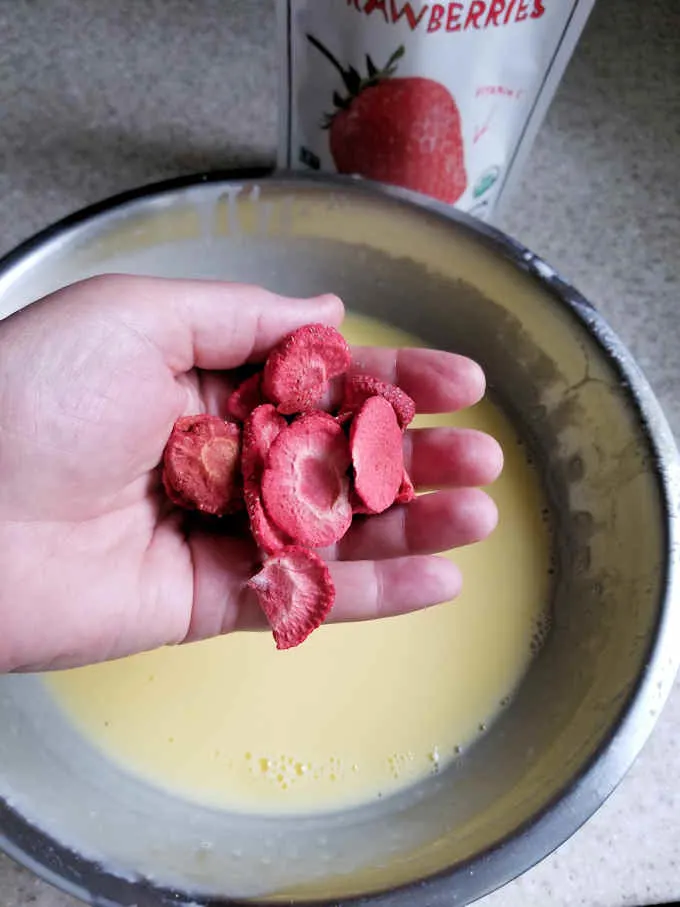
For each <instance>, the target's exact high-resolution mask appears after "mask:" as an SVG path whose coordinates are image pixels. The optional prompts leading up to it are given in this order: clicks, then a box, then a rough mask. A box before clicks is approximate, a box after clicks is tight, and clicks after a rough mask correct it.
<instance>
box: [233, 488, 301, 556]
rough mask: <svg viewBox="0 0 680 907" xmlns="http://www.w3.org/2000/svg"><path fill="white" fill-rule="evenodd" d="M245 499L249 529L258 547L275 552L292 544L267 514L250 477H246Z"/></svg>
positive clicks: (268, 551)
mask: <svg viewBox="0 0 680 907" xmlns="http://www.w3.org/2000/svg"><path fill="white" fill-rule="evenodd" d="M245 499H246V508H247V510H248V520H249V521H250V531H251V533H252V536H253V538H254V539H255V543H256V545H257V546H258V548H261V549H262V551H264V552H266V553H267V554H276V552H277V551H280V550H281V549H282V548H285V547H286V546H288V545H291V544H292V541H293V540H292V539H291V538H290V536H288V535H286V533H285V532H282V531H281V530H280V529H279V528H278V527H277V526H276V525H275V524H274V523H272V521H271V520H270V519H269V517H268V516H267V514H266V512H265V509H264V505H263V503H262V493H261V491H260V486H259V485H258V484H257V483H256V482H253V480H252V479H246V485H245Z"/></svg>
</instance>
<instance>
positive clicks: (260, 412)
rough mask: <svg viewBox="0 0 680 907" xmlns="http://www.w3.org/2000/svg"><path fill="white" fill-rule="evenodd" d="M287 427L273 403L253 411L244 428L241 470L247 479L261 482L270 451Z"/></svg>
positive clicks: (265, 404)
mask: <svg viewBox="0 0 680 907" xmlns="http://www.w3.org/2000/svg"><path fill="white" fill-rule="evenodd" d="M287 427H288V423H287V422H286V420H285V419H284V418H283V416H282V415H280V414H279V413H277V412H276V408H275V407H274V406H272V405H271V403H263V404H262V405H261V406H258V407H256V408H255V409H254V410H253V411H252V413H251V414H250V415H249V416H248V418H247V419H246V424H245V425H244V426H243V458H242V460H243V462H242V466H241V469H242V472H243V477H244V478H245V479H250V478H252V479H254V480H255V481H256V482H258V483H259V482H260V479H261V478H262V473H263V471H264V466H265V462H266V460H267V456H268V455H269V450H270V448H271V446H272V444H273V443H274V441H275V440H276V438H277V437H278V436H279V433H280V432H281V431H282V430H283V429H284V428H287Z"/></svg>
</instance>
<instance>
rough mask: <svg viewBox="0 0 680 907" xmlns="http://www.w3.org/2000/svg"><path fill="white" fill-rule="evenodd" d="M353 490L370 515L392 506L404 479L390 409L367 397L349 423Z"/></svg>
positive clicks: (397, 433)
mask: <svg viewBox="0 0 680 907" xmlns="http://www.w3.org/2000/svg"><path fill="white" fill-rule="evenodd" d="M349 443H350V449H351V452H352V465H353V466H354V490H355V491H356V493H357V495H358V497H359V498H360V500H361V501H362V502H363V503H364V504H365V506H366V507H367V509H368V510H369V511H370V512H371V513H382V512H383V510H387V508H388V507H390V506H391V505H392V504H393V503H394V499H395V498H396V496H397V493H398V491H399V487H400V485H401V481H402V477H403V475H404V451H403V448H402V434H401V429H400V428H399V423H398V422H397V416H396V414H395V412H394V409H393V407H392V405H391V404H390V403H389V402H388V401H387V400H386V399H385V398H384V397H369V398H368V400H366V401H365V402H364V404H363V405H362V407H361V409H360V410H359V412H358V413H357V414H356V416H355V417H354V419H353V421H352V425H351V428H350V435H349Z"/></svg>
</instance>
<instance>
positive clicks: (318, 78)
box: [279, 0, 594, 219]
mask: <svg viewBox="0 0 680 907" xmlns="http://www.w3.org/2000/svg"><path fill="white" fill-rule="evenodd" d="M593 3H594V0H463V2H455V3H451V2H449V3H424V2H422V0H410V2H409V0H279V13H280V32H281V56H282V61H283V66H282V78H281V89H282V91H281V121H280V123H281V125H280V143H279V166H280V167H283V168H286V169H293V170H300V169H313V170H322V171H330V172H341V173H350V174H352V175H355V176H364V177H366V178H369V179H376V180H378V181H381V182H385V183H391V184H394V185H400V186H404V187H406V188H409V189H413V190H416V191H419V192H423V193H425V194H426V195H430V196H432V197H434V198H438V199H439V200H440V201H444V202H447V203H448V204H453V205H455V206H456V207H457V208H460V209H461V210H463V211H468V212H470V213H471V214H474V215H476V216H478V217H481V218H484V219H488V218H489V217H490V216H491V215H492V213H493V211H494V209H495V208H496V207H497V205H498V203H499V201H500V199H501V197H502V196H503V194H504V192H505V191H506V188H507V186H508V183H509V181H510V180H511V177H512V176H513V175H514V174H515V173H516V172H517V170H518V168H519V165H520V164H521V162H522V160H523V158H524V156H525V155H526V152H527V151H528V149H529V147H530V146H531V144H532V142H533V139H534V137H535V135H536V132H537V130H538V127H539V125H540V123H541V121H542V119H543V116H544V114H545V112H546V110H547V108H548V105H549V104H550V101H551V100H552V97H553V94H554V92H555V89H556V87H557V85H558V83H559V80H560V78H561V76H562V74H563V72H564V69H565V67H566V65H567V62H568V60H569V58H570V56H571V54H572V52H573V49H574V47H575V45H576V42H577V40H578V37H579V35H580V33H581V30H582V29H583V26H584V25H585V22H586V19H587V17H588V14H589V13H590V10H591V8H592V6H593ZM331 57H332V58H333V60H334V61H335V62H333V61H332V60H331V59H330V58H331ZM369 58H370V59H369ZM340 69H341V70H342V71H343V72H342V73H341V72H340V71H339V70H340ZM376 70H377V71H376Z"/></svg>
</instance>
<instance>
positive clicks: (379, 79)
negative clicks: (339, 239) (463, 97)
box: [307, 35, 467, 205]
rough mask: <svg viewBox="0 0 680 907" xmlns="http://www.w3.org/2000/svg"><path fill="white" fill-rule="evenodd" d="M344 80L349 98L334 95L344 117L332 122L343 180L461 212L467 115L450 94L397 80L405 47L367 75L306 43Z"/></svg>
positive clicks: (428, 84)
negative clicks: (357, 179)
mask: <svg viewBox="0 0 680 907" xmlns="http://www.w3.org/2000/svg"><path fill="white" fill-rule="evenodd" d="M307 38H308V40H309V41H310V43H311V44H313V45H314V47H316V49H317V50H318V51H320V52H321V53H322V54H323V55H324V56H325V57H326V59H327V60H329V62H330V63H331V64H332V65H333V66H334V67H335V69H337V71H338V72H339V73H340V77H341V79H342V82H343V85H344V88H345V89H346V92H347V94H346V95H344V96H343V95H340V93H339V92H335V93H334V95H333V101H334V103H335V106H336V108H337V110H336V111H335V112H334V113H333V114H331V115H329V116H328V117H327V120H326V122H325V124H324V125H325V128H327V129H328V130H329V139H330V150H331V155H332V157H333V161H334V162H335V166H336V168H337V170H338V172H339V173H349V174H359V175H360V176H364V177H367V178H368V179H372V180H378V181H381V182H383V183H391V184H392V185H395V186H404V187H405V188H407V189H412V190H414V191H416V192H422V193H424V194H425V195H430V196H432V197H433V198H437V199H440V200H441V201H443V202H447V203H448V204H451V205H452V204H454V202H456V201H458V199H459V198H460V197H461V195H462V194H463V192H464V191H465V188H466V186H467V174H466V172H465V160H464V143H463V133H462V128H461V118H460V112H459V110H458V106H457V105H456V102H455V101H454V99H453V98H452V97H451V94H450V93H449V91H448V89H447V88H446V87H445V86H444V85H442V84H441V83H440V82H436V81H434V80H433V79H425V78H422V77H419V76H412V77H408V78H394V73H395V72H396V69H397V67H396V64H397V61H398V60H399V59H400V58H401V57H403V56H404V48H403V47H400V48H398V50H397V51H395V53H394V54H392V56H391V57H390V59H389V60H388V61H387V64H386V65H385V67H384V68H383V69H378V68H377V67H376V66H375V64H374V63H373V61H372V60H371V59H370V57H368V58H367V61H366V62H367V64H368V74H367V76H365V77H363V78H362V76H361V75H360V74H359V73H358V72H357V70H356V69H354V68H353V67H351V66H350V67H347V68H346V69H345V68H344V67H343V66H342V65H341V64H340V63H339V62H338V60H336V58H335V57H334V56H333V55H332V54H331V53H330V51H328V50H327V49H326V48H325V47H324V46H323V45H322V44H321V43H320V42H319V41H317V39H316V38H314V37H313V36H312V35H307Z"/></svg>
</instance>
